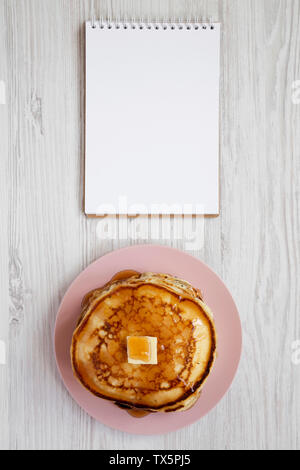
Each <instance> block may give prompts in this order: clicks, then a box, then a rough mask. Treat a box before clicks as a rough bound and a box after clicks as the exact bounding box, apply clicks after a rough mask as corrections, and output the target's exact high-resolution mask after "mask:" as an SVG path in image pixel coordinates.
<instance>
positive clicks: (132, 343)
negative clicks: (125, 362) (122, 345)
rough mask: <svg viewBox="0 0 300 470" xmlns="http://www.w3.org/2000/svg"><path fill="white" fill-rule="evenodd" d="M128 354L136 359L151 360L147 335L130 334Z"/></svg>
mask: <svg viewBox="0 0 300 470" xmlns="http://www.w3.org/2000/svg"><path fill="white" fill-rule="evenodd" d="M128 356H129V358H130V359H134V360H136V361H143V362H148V361H149V360H150V344H149V340H148V338H146V337H145V336H130V337H129V338H128Z"/></svg>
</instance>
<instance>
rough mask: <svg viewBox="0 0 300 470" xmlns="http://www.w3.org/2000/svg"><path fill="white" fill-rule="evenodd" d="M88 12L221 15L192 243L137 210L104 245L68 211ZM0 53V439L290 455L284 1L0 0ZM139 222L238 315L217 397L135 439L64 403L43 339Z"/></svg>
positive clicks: (295, 15)
mask: <svg viewBox="0 0 300 470" xmlns="http://www.w3.org/2000/svg"><path fill="white" fill-rule="evenodd" d="M93 10H94V12H95V15H96V17H98V18H99V17H100V16H104V17H105V16H107V15H108V16H111V17H114V18H118V17H124V16H127V17H135V18H139V17H148V16H149V15H151V16H152V17H154V18H162V17H170V18H172V17H177V18H185V17H186V16H192V17H194V16H199V17H202V18H203V19H206V18H212V19H213V20H220V21H221V22H222V23H223V34H222V78H221V116H222V132H221V215H220V217H219V218H207V219H205V221H204V240H203V243H201V240H196V241H195V243H193V244H190V245H187V240H186V239H181V240H180V239H176V237H174V233H175V229H176V227H177V228H178V227H179V229H180V227H181V224H182V219H180V218H175V219H173V220H172V231H171V235H172V236H171V237H170V236H168V233H167V234H166V236H164V235H163V232H161V233H160V235H159V237H158V238H159V240H157V237H156V236H155V224H159V223H161V225H162V227H163V229H164V231H165V232H168V231H167V225H166V222H165V220H161V221H159V219H158V220H148V219H147V218H144V219H143V220H142V223H140V221H137V220H135V219H133V220H131V221H130V222H129V228H127V235H126V237H124V236H122V233H119V237H118V238H116V239H114V240H108V239H105V236H104V235H103V234H102V236H101V237H99V233H100V231H101V225H100V226H99V221H98V220H94V219H88V218H86V217H85V216H84V215H83V213H82V198H83V162H84V152H83V147H84V29H83V24H84V22H85V21H86V20H87V19H90V18H91V15H92V11H93ZM0 57H1V61H0V81H4V82H5V85H6V95H7V96H6V104H2V105H1V104H0V124H1V143H0V150H1V158H0V198H1V199H0V200H1V215H2V227H1V231H0V250H1V251H0V255H1V265H0V291H1V301H2V308H1V313H0V315H1V323H0V326H1V329H2V330H1V331H0V340H2V341H5V343H6V345H7V364H6V365H0V387H1V390H0V392H1V401H0V421H1V426H0V448H9V449H299V448H300V431H299V429H300V399H299V398H300V365H298V366H297V365H296V364H293V362H292V359H291V358H292V343H293V342H294V341H295V340H297V339H300V321H299V318H300V235H299V234H300V209H299V197H300V177H299V176H300V104H296V102H295V100H294V103H293V99H292V87H293V83H294V82H295V81H296V80H300V2H299V0H199V1H196V0H195V1H180V0H175V1H171V0H170V1H150V0H142V1H139V0H136V1H121V0H120V1H108V0H107V1H98V0H94V1H88V0H72V1H71V2H70V0H0ZM2 132H3V133H2ZM100 224H101V222H100ZM149 226H151V227H152V228H153V234H152V237H150V238H148V237H147V234H146V235H145V236H144V237H145V238H146V241H147V243H151V242H155V243H163V244H167V245H170V246H174V247H178V248H181V249H184V250H187V249H188V250H189V251H190V252H191V253H192V254H194V255H195V256H197V257H199V258H200V259H202V260H203V261H205V262H206V263H207V264H209V265H210V266H211V267H212V268H213V269H214V270H215V271H216V272H217V273H218V274H220V276H221V277H222V278H223V280H224V282H225V283H226V284H227V286H228V287H229V289H230V290H231V292H232V294H233V297H234V298H235V300H236V303H237V305H238V308H239V311H240V315H241V319H242V323H243V331H244V349H243V357H242V362H241V365H240V368H239V371H238V374H237V377H236V380H235V382H234V384H233V386H232V388H231V390H230V392H229V393H228V394H227V396H226V397H225V398H224V399H223V400H222V402H221V403H220V404H219V405H218V406H217V407H216V408H215V409H214V410H213V411H212V412H211V413H210V414H209V415H208V416H206V417H205V418H203V419H202V420H201V421H200V422H198V423H196V424H194V425H192V426H190V427H187V428H185V429H183V430H180V431H178V432H175V433H171V434H168V435H165V436H150V437H143V436H131V435H128V434H125V433H121V432H118V431H115V430H111V429H109V428H107V427H105V426H104V425H101V424H100V423H98V422H96V421H94V420H93V419H91V418H90V417H89V416H87V415H86V414H85V412H84V411H82V410H81V409H80V408H79V407H78V405H77V404H76V403H75V402H74V401H73V400H72V399H71V398H70V396H69V394H68V392H67V391H66V390H65V388H64V386H63V384H62V382H61V380H60V377H59V375H58V372H57V370H56V366H55V360H54V355H53V347H52V335H53V329H54V321H55V316H56V313H57V309H58V306H59V303H60V301H61V299H62V296H63V294H64V292H65V291H66V289H67V287H68V286H69V284H70V282H71V281H72V280H73V279H74V278H75V277H76V275H77V274H79V273H80V271H81V270H82V269H83V268H85V267H86V266H87V265H88V264H89V263H90V262H92V261H94V260H95V259H97V258H98V257H99V256H101V255H103V254H105V253H107V252H109V251H111V250H114V249H117V248H119V247H122V246H126V245H129V244H135V243H141V242H142V241H143V240H140V239H138V240H135V237H134V234H135V235H136V234H138V233H139V230H140V229H141V228H143V227H144V228H145V227H149ZM181 229H182V227H181ZM97 230H98V232H97ZM199 230H200V229H199ZM136 237H137V235H136ZM137 238H138V237H137Z"/></svg>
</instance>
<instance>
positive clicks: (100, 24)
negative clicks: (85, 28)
mask: <svg viewBox="0 0 300 470" xmlns="http://www.w3.org/2000/svg"><path fill="white" fill-rule="evenodd" d="M90 25H91V27H92V28H93V29H99V28H100V29H102V30H104V29H109V30H113V29H116V30H119V29H124V30H127V29H131V30H160V31H161V30H162V31H166V30H172V31H174V30H187V31H191V30H201V29H203V30H214V29H215V23H214V22H213V21H212V19H211V18H210V19H208V20H206V21H203V20H202V19H200V18H194V19H190V20H182V19H174V18H173V19H170V20H168V21H164V20H162V19H159V18H157V19H156V20H155V21H153V20H152V19H150V18H147V19H146V18H143V19H142V18H139V19H136V18H131V19H127V18H125V19H122V20H121V19H115V20H113V19H112V18H100V20H95V18H94V17H92V20H91V22H90Z"/></svg>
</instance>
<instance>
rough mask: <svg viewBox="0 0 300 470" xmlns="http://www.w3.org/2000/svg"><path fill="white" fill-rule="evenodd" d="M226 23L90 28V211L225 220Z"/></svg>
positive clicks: (87, 200)
mask: <svg viewBox="0 0 300 470" xmlns="http://www.w3.org/2000/svg"><path fill="white" fill-rule="evenodd" d="M219 77H220V24H218V23H213V24H211V23H202V22H193V23H188V22H185V23H180V22H174V23H168V24H167V23H166V24H164V23H148V22H141V23H140V22H139V23H135V22H129V23H127V22H114V23H112V22H101V21H100V22H95V23H93V22H88V23H87V24H86V171H85V213H86V214H87V215H90V216H102V215H105V214H127V215H132V214H209V215H217V214H218V213H219Z"/></svg>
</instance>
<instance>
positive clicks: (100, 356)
mask: <svg viewBox="0 0 300 470" xmlns="http://www.w3.org/2000/svg"><path fill="white" fill-rule="evenodd" d="M129 336H148V337H156V338H157V359H158V363H157V364H152V365H149V364H139V365H137V364H129V363H128V357H127V337H129ZM215 357H216V332H215V328H214V322H213V315H212V312H211V311H210V309H209V308H208V307H207V305H205V303H204V302H203V299H202V295H201V293H200V292H199V291H198V290H197V289H194V288H193V287H192V286H191V285H190V284H189V283H188V282H186V281H182V280H180V279H177V278H175V277H172V276H169V275H166V274H154V273H144V274H136V275H133V276H129V277H127V278H125V279H121V280H114V281H111V282H110V283H108V284H107V285H105V286H104V287H102V288H100V289H97V290H95V291H93V292H91V293H89V294H88V295H87V296H86V297H85V299H84V301H83V304H82V313H81V316H80V320H79V323H78V326H77V328H76V330H75V332H74V335H73V340H72V346H71V358H72V365H73V370H74V374H75V376H76V378H77V379H78V380H79V381H80V382H81V384H82V385H83V386H84V387H85V388H86V389H88V390H89V391H90V392H91V393H93V394H94V395H97V396H98V397H101V398H104V399H107V400H111V401H113V402H115V403H116V404H117V405H118V406H121V407H123V408H129V409H139V410H145V411H149V412H156V411H163V412H171V411H183V410H187V409H189V408H190V407H191V406H192V405H194V403H195V402H196V400H197V399H198V397H199V395H200V391H201V389H202V387H203V385H204V383H205V381H206V379H207V377H208V375H209V374H210V372H211V369H212V366H213V364H214V361H215Z"/></svg>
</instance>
